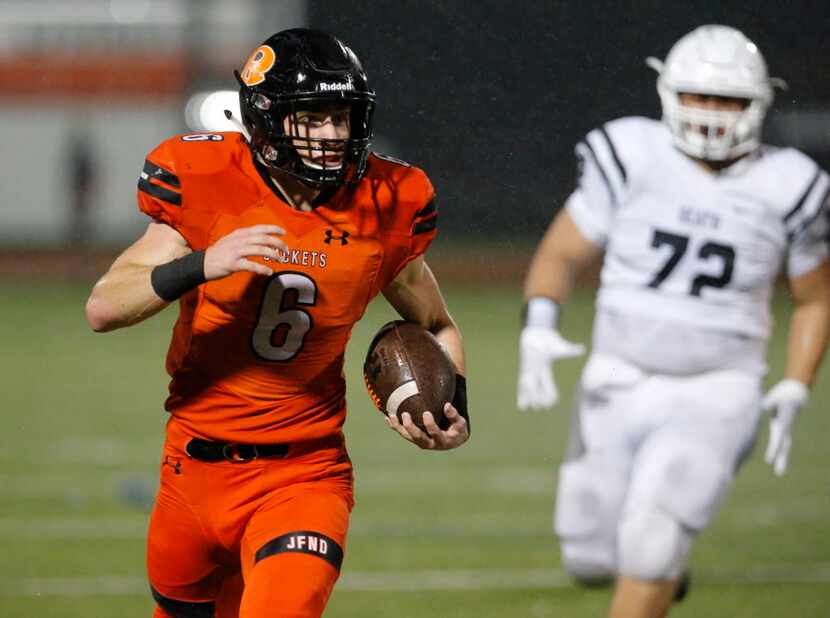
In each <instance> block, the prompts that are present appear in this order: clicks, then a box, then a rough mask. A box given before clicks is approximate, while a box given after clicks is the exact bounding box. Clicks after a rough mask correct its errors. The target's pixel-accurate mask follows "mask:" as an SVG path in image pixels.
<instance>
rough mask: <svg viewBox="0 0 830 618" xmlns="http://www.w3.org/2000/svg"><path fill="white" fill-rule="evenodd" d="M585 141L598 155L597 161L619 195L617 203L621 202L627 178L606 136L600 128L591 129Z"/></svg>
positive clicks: (615, 192)
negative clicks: (617, 162) (615, 159)
mask: <svg viewBox="0 0 830 618" xmlns="http://www.w3.org/2000/svg"><path fill="white" fill-rule="evenodd" d="M585 142H586V143H587V144H589V145H590V146H591V148H592V149H593V151H594V155H596V158H597V163H598V164H599V165H601V166H602V169H603V170H604V171H605V175H606V177H607V178H608V182H609V183H611V186H612V187H613V189H614V194H615V195H616V196H617V198H618V199H617V203H618V204H619V203H620V201H621V199H622V196H623V193H624V192H625V178H624V177H623V174H622V172H621V171H620V168H619V167H618V166H617V164H616V162H615V161H614V153H613V150H612V149H611V147H610V146H609V144H608V142H606V141H605V138H604V137H602V132H601V131H600V130H599V129H595V130H594V131H591V132H590V133H589V134H588V135H587V136H586V137H585Z"/></svg>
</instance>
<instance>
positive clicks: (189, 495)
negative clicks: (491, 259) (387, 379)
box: [86, 29, 469, 618]
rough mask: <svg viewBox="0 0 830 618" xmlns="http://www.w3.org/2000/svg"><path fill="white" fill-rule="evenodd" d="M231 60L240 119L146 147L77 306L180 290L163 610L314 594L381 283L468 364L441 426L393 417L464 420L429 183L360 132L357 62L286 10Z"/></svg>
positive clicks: (341, 491) (332, 570)
mask: <svg viewBox="0 0 830 618" xmlns="http://www.w3.org/2000/svg"><path fill="white" fill-rule="evenodd" d="M237 79H238V80H239V83H240V104H241V114H242V119H241V120H242V125H244V128H245V130H246V133H247V135H243V134H242V133H202V134H196V135H184V136H176V137H173V138H170V139H168V140H167V141H165V142H163V143H162V144H161V145H160V146H158V147H157V148H156V149H155V150H153V151H152V152H151V153H150V154H149V155H148V157H147V161H146V163H145V166H144V171H143V172H142V173H141V177H140V180H139V182H138V205H139V208H140V209H141V210H142V211H143V212H145V213H146V214H148V215H149V216H150V217H152V219H153V221H152V222H151V223H150V224H149V226H148V228H147V231H146V233H145V234H144V236H142V237H141V238H140V239H139V240H138V241H137V242H136V243H135V244H133V245H132V246H130V247H129V248H128V249H126V250H125V251H124V252H123V253H122V254H121V255H120V256H119V257H118V259H116V261H115V262H114V263H113V265H112V267H111V268H110V270H109V271H108V272H107V273H106V274H105V275H104V276H103V277H102V278H101V280H100V281H99V282H98V283H97V284H96V285H95V287H94V288H93V290H92V294H91V296H90V298H89V301H88V303H87V308H86V311H87V319H88V321H89V323H90V325H91V326H92V328H93V329H94V330H96V331H108V330H112V329H116V328H121V327H125V326H131V325H133V324H136V323H138V322H140V321H142V320H144V319H146V318H148V317H150V316H152V315H154V314H155V313H157V312H158V311H160V310H161V309H163V308H164V307H165V306H167V305H168V304H169V303H170V302H172V301H174V300H177V299H178V300H179V318H178V321H177V322H176V325H175V328H174V331H173V338H172V342H171V345H170V350H169V353H168V356H167V370H168V372H169V374H170V375H171V377H172V381H171V383H170V396H169V398H168V399H167V403H166V408H167V410H168V411H169V412H170V413H171V415H170V419H169V421H168V424H167V439H166V442H165V446H164V452H163V454H162V463H161V486H160V488H159V493H158V497H157V499H156V503H155V507H154V510H153V514H152V517H151V522H150V531H149V540H148V551H147V563H148V571H149V578H150V584H151V589H152V593H153V596H154V598H155V600H156V603H157V608H156V610H155V613H154V616H155V617H157V618H160V617H173V618H184V617H188V618H189V617H201V616H205V617H208V616H214V615H216V616H236V615H237V614H238V615H239V616H242V617H243V618H252V617H257V618H259V617H262V616H281V617H286V618H287V617H292V618H293V617H301V616H302V617H310V616H320V615H321V614H322V612H323V609H324V607H325V605H326V601H327V600H328V597H329V595H330V593H331V590H332V588H333V586H334V583H335V581H336V580H337V577H338V574H339V571H340V564H341V561H342V559H343V550H344V548H345V541H346V531H347V528H348V521H349V513H350V510H351V508H352V504H353V497H352V496H353V493H352V469H351V463H350V461H349V457H348V455H347V452H346V448H345V446H344V441H343V435H342V431H341V430H342V426H343V421H344V419H345V414H346V403H345V382H344V378H343V356H344V353H345V348H346V342H347V341H348V339H349V334H350V332H351V329H352V327H353V326H354V324H355V322H357V320H359V319H360V317H361V316H362V315H363V313H364V310H365V309H366V306H367V304H368V303H369V301H370V300H371V299H372V298H373V297H374V296H376V295H377V294H378V293H379V292H380V293H383V295H384V296H385V297H386V298H387V300H388V301H389V302H390V303H391V304H392V306H393V307H394V308H395V309H396V310H397V311H398V312H399V313H400V314H401V316H403V317H404V318H405V319H407V320H411V321H415V322H417V323H419V324H421V325H423V326H424V327H425V328H427V329H429V330H430V331H431V332H432V333H434V334H435V335H436V337H437V338H438V339H439V340H440V341H441V342H442V344H443V345H444V346H445V347H446V349H447V351H448V353H449V355H450V357H451V358H452V360H453V362H454V363H455V366H456V368H457V371H458V373H459V379H458V381H457V382H458V386H457V389H456V395H455V398H454V401H453V402H447V404H446V406H445V409H444V413H445V415H446V416H447V418H448V419H449V421H450V424H449V426H448V427H446V428H439V427H438V426H437V424H436V423H435V420H434V418H433V417H432V416H431V415H430V414H425V415H424V424H425V426H426V431H425V432H424V431H421V430H420V429H419V428H418V427H417V426H416V425H415V424H413V423H412V419H411V418H410V417H409V416H408V415H405V416H404V419H403V421H402V422H398V420H397V418H395V417H394V416H393V417H391V418H387V424H389V426H390V427H391V428H392V429H393V430H395V431H397V432H398V433H399V434H400V435H402V436H403V437H404V438H406V439H407V440H409V441H411V442H413V443H415V444H416V445H418V446H419V447H421V448H424V449H451V448H455V447H458V446H460V445H461V444H463V443H464V442H465V441H466V440H467V438H468V436H469V430H468V425H467V411H466V391H465V380H464V378H463V377H462V376H463V374H464V371H465V369H464V352H463V347H462V341H461V334H460V332H459V330H458V327H457V326H456V325H455V323H454V322H453V320H452V318H451V317H450V315H449V313H448V312H447V308H446V305H445V304H444V301H443V299H442V297H441V293H440V290H439V288H438V285H437V283H436V281H435V279H434V277H433V275H432V273H431V271H430V269H429V267H428V266H427V265H426V263H425V262H424V258H423V253H424V252H425V251H426V249H427V247H428V246H429V244H430V242H431V241H432V239H433V237H434V236H435V233H436V219H437V211H436V208H435V205H434V201H433V200H434V192H433V188H432V185H431V184H430V182H429V180H428V179H427V177H426V175H425V174H424V173H423V172H422V171H421V170H420V169H418V168H416V167H412V166H410V165H408V164H406V163H403V162H400V161H395V160H391V159H388V158H384V157H381V156H379V155H376V154H374V153H371V152H370V151H369V144H370V139H371V136H372V114H373V109H374V93H373V92H372V91H371V90H370V89H369V86H368V84H367V80H366V75H365V73H364V71H363V69H362V67H361V65H360V62H359V60H358V59H357V57H356V56H355V54H354V53H353V52H352V51H351V50H350V49H349V48H348V47H346V46H345V45H344V44H343V43H342V42H341V41H339V40H338V39H336V38H335V37H332V36H330V35H328V34H324V33H321V32H317V31H312V30H305V29H294V30H286V31H283V32H280V33H278V34H275V35H274V36H272V37H270V38H269V39H268V40H267V41H265V43H263V44H262V45H261V46H260V47H259V48H257V49H256V50H255V51H254V52H253V54H252V55H251V57H250V58H249V60H248V62H247V64H246V65H245V67H244V68H243V70H242V72H241V73H237ZM240 128H242V127H240ZM240 574H241V576H242V579H241V580H240V578H239V575H240ZM241 581H244V586H243V585H241V584H240V582H241Z"/></svg>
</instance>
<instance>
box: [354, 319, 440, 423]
mask: <svg viewBox="0 0 830 618" xmlns="http://www.w3.org/2000/svg"><path fill="white" fill-rule="evenodd" d="M363 380H364V382H365V383H366V388H367V389H368V391H369V396H370V397H371V398H372V401H373V402H374V403H375V405H376V406H377V408H378V410H380V411H381V412H382V413H383V414H386V415H389V414H396V415H397V416H398V420H402V418H401V415H402V414H403V413H404V412H409V414H410V415H411V416H412V421H413V422H414V423H415V424H416V425H418V427H420V428H421V429H424V423H423V420H422V418H421V415H422V414H423V413H424V412H427V411H429V412H432V416H433V417H434V418H435V422H436V423H437V424H438V426H439V427H441V428H442V429H446V428H447V427H449V421H448V420H447V418H446V417H445V416H444V404H445V403H446V402H448V401H452V398H453V395H454V394H455V366H454V365H453V362H452V360H450V357H449V356H447V353H446V352H445V351H444V348H443V347H441V344H440V343H438V340H437V339H436V338H435V336H434V335H433V334H432V333H430V332H429V331H427V330H424V329H423V328H421V327H420V326H419V325H418V324H415V323H414V322H403V321H400V320H398V321H394V322H389V323H388V324H384V325H383V326H382V327H381V328H380V330H379V331H378V333H377V334H376V335H375V338H374V339H372V343H371V344H370V345H369V351H368V352H367V353H366V361H365V362H364V363H363Z"/></svg>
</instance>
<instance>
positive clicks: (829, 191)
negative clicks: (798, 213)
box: [787, 187, 830, 240]
mask: <svg viewBox="0 0 830 618" xmlns="http://www.w3.org/2000/svg"><path fill="white" fill-rule="evenodd" d="M828 199H830V187H827V189H826V190H825V191H824V195H822V196H821V199H820V200H819V201H818V207H817V208H816V211H815V212H814V213H813V214H811V215H810V216H809V217H807V218H806V219H805V220H804V221H802V222H801V224H800V225H799V226H798V228H797V229H795V230H794V231H792V232H790V233H789V234H787V239H788V240H792V239H793V238H795V237H796V236H798V235H799V234H801V233H802V232H803V231H804V230H806V229H807V228H808V227H810V226H811V225H812V224H813V222H814V221H815V220H816V219H818V218H819V216H820V215H821V214H822V213H825V214H826V216H827V217H828V219H830V212H827V211H825V210H824V205H825V204H826V203H827V200H828ZM828 234H830V231H829V232H828ZM828 238H830V236H828Z"/></svg>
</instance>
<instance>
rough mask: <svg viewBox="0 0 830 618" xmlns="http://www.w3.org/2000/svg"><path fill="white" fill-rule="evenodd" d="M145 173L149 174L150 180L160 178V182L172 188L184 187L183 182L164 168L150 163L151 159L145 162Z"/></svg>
mask: <svg viewBox="0 0 830 618" xmlns="http://www.w3.org/2000/svg"><path fill="white" fill-rule="evenodd" d="M144 173H145V174H147V176H148V177H149V178H158V179H159V180H160V181H162V182H163V183H165V184H168V185H170V186H171V187H176V188H177V189H179V188H181V186H182V185H181V182H179V177H178V176H176V175H175V174H174V173H173V172H170V171H168V170H166V169H164V168H163V167H159V166H158V165H156V164H155V163H153V162H152V161H150V159H147V160H145V161H144Z"/></svg>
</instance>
